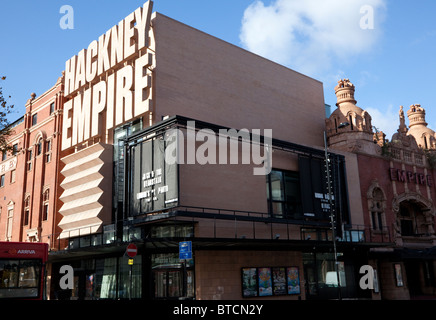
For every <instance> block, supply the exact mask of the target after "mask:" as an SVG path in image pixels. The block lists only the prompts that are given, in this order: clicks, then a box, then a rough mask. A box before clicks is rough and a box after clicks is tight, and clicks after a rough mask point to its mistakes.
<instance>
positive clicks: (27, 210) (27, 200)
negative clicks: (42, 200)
mask: <svg viewBox="0 0 436 320" xmlns="http://www.w3.org/2000/svg"><path fill="white" fill-rule="evenodd" d="M29 217H30V195H28V196H27V197H26V198H25V199H24V217H23V225H24V226H27V225H28V224H29Z"/></svg>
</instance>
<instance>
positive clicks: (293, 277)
mask: <svg viewBox="0 0 436 320" xmlns="http://www.w3.org/2000/svg"><path fill="white" fill-rule="evenodd" d="M287 282H288V294H300V274H299V271H298V267H289V268H287Z"/></svg>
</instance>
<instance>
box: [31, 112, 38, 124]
mask: <svg viewBox="0 0 436 320" xmlns="http://www.w3.org/2000/svg"><path fill="white" fill-rule="evenodd" d="M37 122H38V114H37V113H35V114H34V115H33V116H32V126H34V125H36V123H37Z"/></svg>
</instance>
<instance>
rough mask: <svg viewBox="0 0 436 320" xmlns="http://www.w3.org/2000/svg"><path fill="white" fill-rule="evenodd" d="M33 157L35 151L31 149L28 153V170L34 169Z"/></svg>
mask: <svg viewBox="0 0 436 320" xmlns="http://www.w3.org/2000/svg"><path fill="white" fill-rule="evenodd" d="M32 157H33V152H32V150H29V151H28V153H27V171H30V170H32Z"/></svg>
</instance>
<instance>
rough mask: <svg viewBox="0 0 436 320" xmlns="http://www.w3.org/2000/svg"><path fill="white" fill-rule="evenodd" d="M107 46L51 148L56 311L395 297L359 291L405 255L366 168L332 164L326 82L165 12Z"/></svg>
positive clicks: (73, 83) (71, 75)
mask: <svg viewBox="0 0 436 320" xmlns="http://www.w3.org/2000/svg"><path fill="white" fill-rule="evenodd" d="M97 37H98V38H97ZM96 39H98V40H95V41H93V42H91V43H90V44H89V46H88V48H87V49H86V50H85V49H83V50H80V51H79V52H78V53H77V54H74V53H72V57H71V58H70V59H69V60H68V61H67V62H66V64H65V72H64V74H63V76H62V78H61V87H60V88H59V90H60V91H59V101H62V102H63V104H62V109H63V111H62V121H61V123H59V122H56V123H57V124H58V125H61V128H59V127H53V128H59V130H56V131H55V130H54V129H53V132H51V131H50V132H47V133H46V136H42V137H43V139H45V140H43V141H46V140H47V139H50V137H51V136H52V135H53V137H55V140H56V143H57V145H58V148H59V149H57V150H58V151H57V152H58V162H57V163H58V169H57V173H58V174H57V178H55V180H54V181H53V183H56V184H55V185H52V184H51V182H50V183H48V182H42V181H39V184H38V189H37V190H36V189H35V190H34V191H33V192H30V191H29V192H30V195H31V196H32V197H40V199H39V200H38V201H39V202H38V205H43V203H44V201H45V200H44V199H45V198H44V197H43V196H42V195H43V193H44V190H45V188H46V186H49V187H50V198H49V200H48V201H53V199H57V201H58V202H57V203H56V204H54V203H53V205H54V206H56V208H57V210H56V216H55V217H54V218H53V219H54V220H53V221H55V225H54V226H52V228H54V231H53V232H51V233H50V234H46V233H44V232H45V231H44V230H45V228H44V219H39V220H38V221H41V220H42V231H40V233H38V239H37V241H43V242H49V243H50V244H51V248H50V253H49V262H50V266H49V268H50V272H49V275H48V278H49V284H48V288H47V292H48V297H49V298H50V299H128V298H131V299H198V300H200V299H246V300H247V301H250V300H255V299H259V298H264V299H294V300H297V299H337V298H338V297H342V298H373V296H374V297H376V298H377V297H379V296H380V293H379V292H376V291H375V290H362V289H361V288H360V287H359V277H360V275H359V269H360V267H361V266H362V265H367V264H369V263H373V261H375V260H370V259H369V257H370V254H371V253H372V252H373V251H374V250H375V251H377V250H379V251H380V250H382V249H384V248H386V247H387V246H389V245H391V242H390V241H389V239H388V238H387V237H384V234H383V233H379V234H377V236H372V237H371V235H372V234H373V233H372V232H371V230H369V229H368V227H367V226H369V225H370V224H368V223H367V222H368V219H369V218H368V217H367V216H368V212H366V211H365V208H366V206H364V205H362V203H361V190H362V188H361V183H360V182H359V178H361V177H359V171H358V165H359V164H360V162H359V155H357V154H356V153H353V152H349V151H350V150H341V149H340V148H338V149H337V151H334V152H332V151H333V149H332V148H330V149H329V150H328V152H327V153H326V152H325V149H324V146H325V144H324V132H325V124H326V123H325V120H326V119H325V104H324V95H323V86H322V83H321V82H319V81H317V80H314V79H312V78H309V77H307V76H305V75H302V74H299V73H297V72H295V71H293V70H290V69H288V68H286V67H283V66H281V65H278V64H276V63H273V62H271V61H269V60H266V59H264V58H262V57H260V56H257V55H255V54H252V53H250V52H247V51H245V50H243V49H241V48H239V47H236V46H234V45H231V44H229V43H226V42H224V41H222V40H220V39H217V38H214V37H212V36H210V35H208V34H205V33H203V32H201V31H199V30H196V29H193V28H191V27H189V26H187V25H184V24H182V23H180V22H178V21H175V20H173V19H171V18H168V17H166V16H164V15H161V14H159V13H156V12H155V13H152V2H151V1H149V2H147V3H145V4H144V6H143V7H140V8H138V9H137V10H135V11H134V12H132V14H130V15H129V16H127V17H126V18H125V19H123V20H121V21H120V22H119V23H118V24H117V25H116V26H114V27H113V28H111V29H110V30H108V31H107V32H106V33H105V34H103V35H96ZM73 54H74V55H73ZM56 88H57V87H56ZM41 99H42V98H41ZM56 101H57V100H56ZM47 103H48V102H47ZM41 108H42V109H41V110H45V111H44V112H46V111H47V112H48V110H49V109H50V103H48V104H45V103H42V102H41ZM43 108H47V109H43ZM56 108H57V107H56V103H55V110H57V109H56ZM50 110H51V109H50ZM28 112H31V111H30V110H28ZM31 115H32V114H31V113H29V115H28V116H26V117H27V118H26V117H25V119H28V120H27V121H28V122H26V127H25V128H23V131H24V132H27V130H30V132H31V133H32V130H33V129H32V128H31V127H30V117H31ZM53 117H54V118H55V119H57V118H56V117H55V116H53ZM47 119H51V118H50V116H49V117H48V118H47ZM341 120H342V119H341ZM47 121H48V120H47ZM56 121H57V120H56ZM23 125H24V124H23ZM338 126H339V127H341V128H342V126H340V122H338ZM341 128H340V129H337V130H343V129H341ZM47 130H48V129H47ZM332 130H333V131H332ZM335 130H336V129H335V128H331V127H329V128H328V130H327V134H328V135H329V136H330V135H331V134H332V132H334V131H335ZM17 131H18V130H17ZM20 131H21V130H20ZM54 132H57V134H56V135H55V133H54ZM371 137H372V136H371ZM330 139H331V136H330ZM26 141H27V140H26ZM28 141H29V142H28V144H26V145H25V146H26V148H27V149H29V146H31V145H35V147H34V148H36V149H32V150H36V151H33V155H32V157H36V160H37V161H41V159H42V158H38V155H39V153H38V152H39V151H38V149H37V146H38V141H39V140H38V139H37V137H36V136H35V137H34V138H31V139H30V140H28ZM330 142H331V140H330ZM371 143H372V140H371ZM331 146H333V145H332V144H331ZM43 150H44V151H43V152H48V151H47V148H45V149H43ZM53 151H54V150H53ZM20 157H21V158H20ZM7 159H12V157H9V158H7ZM20 159H21V160H20ZM32 159H33V158H32ZM326 159H327V160H328V161H326ZM26 160H27V158H25V156H24V155H21V156H18V163H20V162H19V161H22V163H23V164H25V163H27V161H26ZM6 161H8V160H6ZM326 163H328V164H329V165H328V167H326V165H325V164H326ZM41 167H43V166H42V164H41V163H39V164H38V170H40V168H41ZM17 168H18V165H17ZM407 170H408V169H407ZM407 170H406V171H407ZM22 171H23V172H24V171H26V170H25V169H24V167H23V169H22ZM26 172H27V171H26ZM387 174H390V172H389V171H387ZM6 175H10V172H9V171H8V172H7V173H6ZM17 176H18V175H17ZM43 176H44V175H43ZM388 177H389V176H388ZM8 179H9V178H8ZM45 179H48V176H47V175H45ZM56 179H57V180H56ZM329 182H330V183H329ZM7 183H9V182H7ZM395 183H396V184H397V185H398V186H397V189H399V188H400V187H401V186H400V183H399V182H398V181H395ZM55 186H58V190H59V192H58V194H57V195H56V196H53V198H51V197H52V193H51V192H52V188H53V191H55V190H56V187H55ZM418 187H419V188H424V186H423V185H422V184H418ZM26 192H27V191H26ZM32 199H33V198H32ZM12 200H13V202H10V203H11V204H12V203H15V205H16V206H18V205H19V206H20V208H21V207H22V206H23V204H24V203H25V201H24V200H25V197H24V195H23V196H22V198H20V199H16V200H15V199H7V200H6V201H12ZM32 201H35V200H32ZM8 203H9V202H6V203H4V202H2V207H3V213H2V214H1V220H0V221H1V224H0V226H1V228H2V231H1V232H4V231H3V230H6V225H7V221H8V220H7V219H5V218H4V217H5V216H6V213H5V212H6V211H5V208H7V207H8ZM31 203H33V202H31ZM50 203H51V202H49V205H50ZM36 204H37V203H35V205H36ZM49 208H50V207H49ZM17 210H18V208H17ZM19 210H21V211H14V217H15V212H21V213H19V214H23V209H22V208H21V209H19ZM24 212H25V211H24ZM331 214H333V215H334V219H333V220H332V219H331ZM14 219H15V218H14ZM14 221H15V220H14ZM29 221H30V219H29ZM32 221H33V220H32ZM35 221H36V220H35ZM17 223H18V222H17ZM20 223H22V222H20ZM365 224H366V225H367V226H365ZM36 225H37V224H36V222H35V224H33V222H32V228H34V226H36ZM332 227H333V228H332ZM7 230H9V229H7ZM23 230H24V229H23ZM25 230H26V231H25V232H28V231H27V229H25ZM38 230H39V229H38ZM23 232H24V231H23ZM29 232H30V231H29ZM0 235H1V233H0ZM29 235H30V236H32V234H30V233H29ZM26 236H27V234H24V235H23V236H21V238H20V239H21V240H26ZM29 240H31V239H30V238H29ZM333 240H336V241H334V242H333ZM129 244H134V245H135V246H136V248H137V250H136V251H135V250H134V251H135V253H136V255H135V256H134V258H133V261H129V257H128V254H130V253H129V252H128V251H127V246H128V245H129ZM335 249H336V250H337V260H338V261H337V263H336V261H335V255H334V254H335ZM63 265H71V266H72V267H73V270H74V286H73V289H72V290H69V289H68V290H65V289H63V288H62V287H61V286H60V281H61V278H62V276H63V273H61V272H60V271H61V267H62V266H63ZM336 266H337V268H338V269H339V272H338V275H339V276H337V274H336V272H335V267H336Z"/></svg>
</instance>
